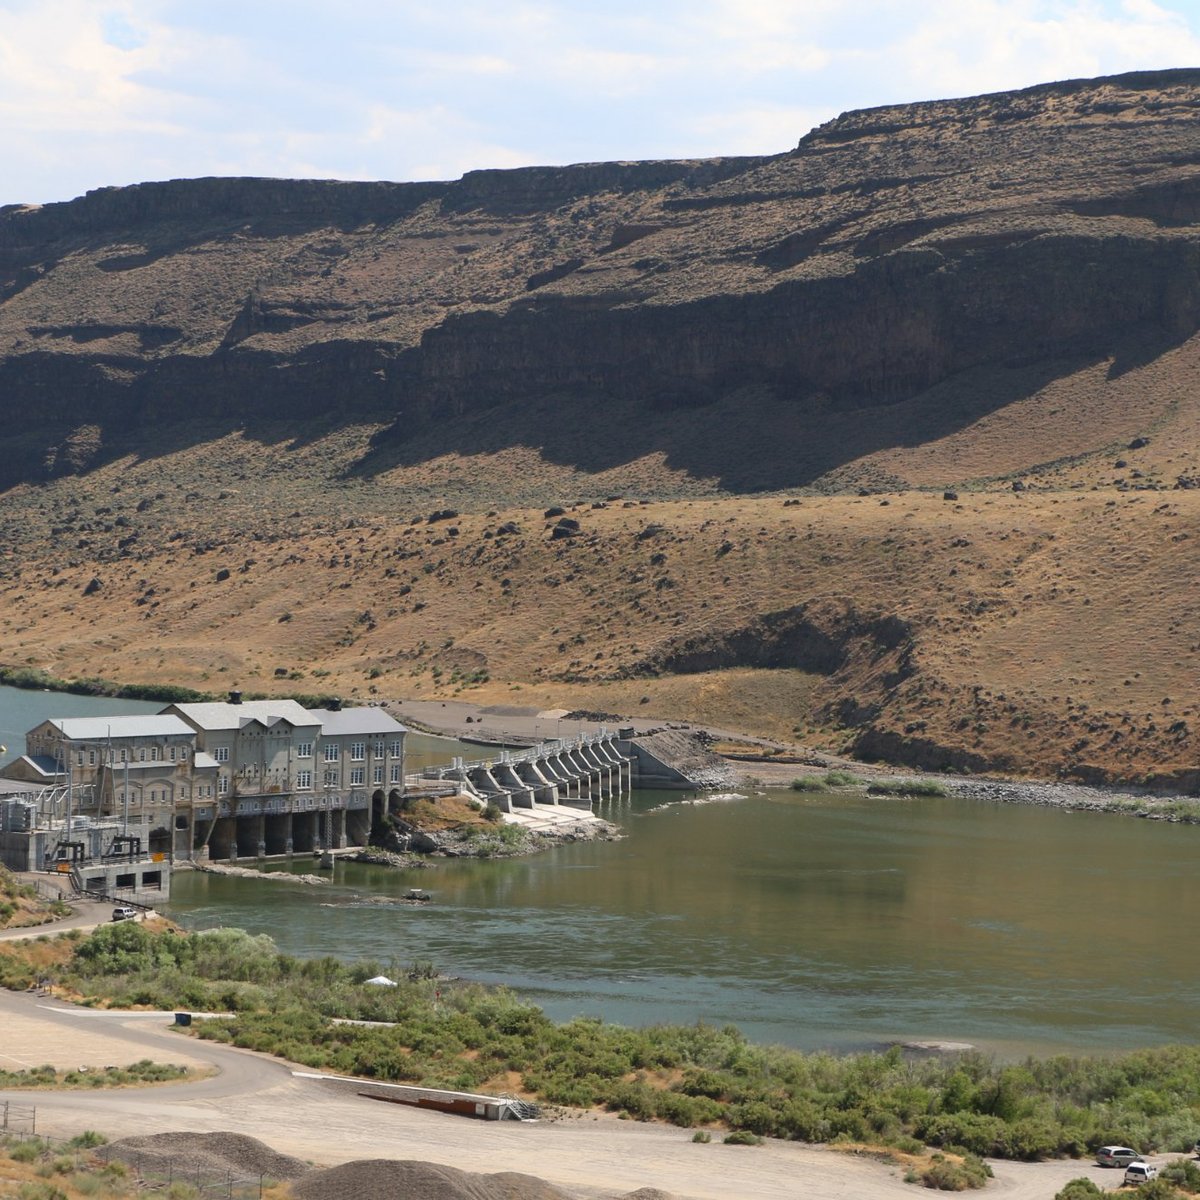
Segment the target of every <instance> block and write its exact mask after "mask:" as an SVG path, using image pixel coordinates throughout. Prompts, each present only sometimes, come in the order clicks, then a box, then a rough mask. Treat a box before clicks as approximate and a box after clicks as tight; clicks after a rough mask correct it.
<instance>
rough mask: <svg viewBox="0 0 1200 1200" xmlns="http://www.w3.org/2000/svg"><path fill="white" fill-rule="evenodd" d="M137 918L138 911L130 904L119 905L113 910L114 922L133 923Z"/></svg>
mask: <svg viewBox="0 0 1200 1200" xmlns="http://www.w3.org/2000/svg"><path fill="white" fill-rule="evenodd" d="M136 916H137V909H136V908H134V907H133V906H132V905H129V904H118V905H117V907H116V908H114V909H113V915H112V919H113V920H114V921H132V920H133V919H134V918H135V917H136Z"/></svg>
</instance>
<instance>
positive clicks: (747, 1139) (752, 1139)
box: [724, 1129, 763, 1146]
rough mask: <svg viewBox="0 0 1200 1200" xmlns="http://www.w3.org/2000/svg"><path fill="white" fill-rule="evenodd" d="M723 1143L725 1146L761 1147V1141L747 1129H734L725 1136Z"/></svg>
mask: <svg viewBox="0 0 1200 1200" xmlns="http://www.w3.org/2000/svg"><path fill="white" fill-rule="evenodd" d="M724 1143H725V1145H726V1146H761V1145H762V1144H763V1139H762V1138H760V1137H759V1136H758V1134H757V1133H751V1132H750V1130H748V1129H735V1130H734V1131H733V1132H732V1133H729V1134H726V1135H725V1138H724Z"/></svg>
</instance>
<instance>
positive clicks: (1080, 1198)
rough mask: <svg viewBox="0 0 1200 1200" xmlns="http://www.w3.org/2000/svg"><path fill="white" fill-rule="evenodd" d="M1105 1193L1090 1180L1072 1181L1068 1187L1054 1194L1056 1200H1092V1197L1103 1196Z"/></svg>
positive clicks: (1081, 1178)
mask: <svg viewBox="0 0 1200 1200" xmlns="http://www.w3.org/2000/svg"><path fill="white" fill-rule="evenodd" d="M1103 1195H1104V1191H1103V1190H1102V1189H1101V1188H1098V1187H1097V1186H1096V1185H1095V1184H1094V1183H1093V1182H1092V1181H1091V1180H1090V1179H1085V1178H1083V1177H1080V1178H1079V1179H1072V1180H1071V1182H1070V1183H1068V1184H1067V1186H1066V1187H1064V1188H1062V1189H1061V1190H1059V1191H1058V1192H1056V1193H1055V1194H1054V1200H1090V1198H1091V1197H1092V1196H1103Z"/></svg>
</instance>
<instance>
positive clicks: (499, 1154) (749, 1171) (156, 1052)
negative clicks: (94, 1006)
mask: <svg viewBox="0 0 1200 1200" xmlns="http://www.w3.org/2000/svg"><path fill="white" fill-rule="evenodd" d="M169 1019H170V1014H165V1013H150V1014H130V1013H104V1012H97V1011H95V1010H91V1009H81V1008H74V1007H72V1006H69V1005H65V1004H62V1003H60V1002H57V1001H47V1000H44V999H41V998H39V997H36V996H32V995H25V994H16V993H12V992H2V991H0V1046H5V1047H9V1046H11V1043H12V1041H13V1040H14V1036H12V1035H15V1040H16V1041H17V1042H19V1043H20V1044H21V1045H22V1047H23V1048H24V1049H26V1050H27V1051H28V1054H29V1056H30V1057H31V1058H34V1059H37V1055H38V1053H39V1049H40V1046H39V1043H40V1044H41V1045H45V1046H51V1045H52V1046H54V1047H56V1048H57V1050H58V1051H60V1052H63V1053H66V1054H68V1055H70V1054H72V1053H74V1057H73V1058H71V1061H72V1062H74V1063H75V1064H76V1065H85V1063H86V1064H87V1065H94V1066H102V1065H106V1063H108V1062H113V1061H129V1059H130V1056H135V1057H139V1058H140V1057H148V1058H152V1059H154V1060H156V1061H158V1062H178V1063H182V1062H189V1063H195V1064H207V1065H208V1066H210V1067H211V1068H213V1070H214V1071H215V1072H216V1073H215V1074H214V1075H212V1076H211V1077H209V1078H206V1079H202V1080H199V1081H197V1082H193V1083H185V1084H173V1085H169V1086H165V1087H155V1088H144V1089H130V1088H122V1089H117V1090H112V1091H109V1090H105V1091H103V1092H95V1091H90V1090H89V1091H79V1092H70V1091H55V1092H41V1093H37V1092H30V1091H24V1090H22V1091H15V1092H8V1093H5V1092H0V1102H2V1101H4V1100H12V1101H13V1102H14V1103H17V1104H25V1105H28V1104H31V1103H33V1104H36V1105H37V1110H38V1127H39V1129H41V1130H42V1131H43V1132H46V1133H51V1134H60V1135H64V1136H70V1135H73V1134H75V1133H78V1132H79V1131H81V1130H83V1129H89V1128H91V1129H99V1130H101V1131H102V1132H104V1133H106V1134H107V1135H108V1136H109V1137H122V1136H127V1135H130V1134H135V1133H165V1132H170V1131H175V1130H193V1131H198V1132H211V1131H216V1130H235V1131H237V1132H239V1133H246V1134H250V1135H251V1136H253V1137H257V1138H259V1139H261V1140H262V1141H264V1142H266V1143H267V1144H268V1145H270V1146H272V1147H274V1148H275V1149H276V1150H280V1151H282V1152H284V1153H287V1154H294V1155H297V1156H298V1157H300V1158H306V1159H310V1160H312V1161H315V1162H318V1163H323V1164H333V1163H338V1162H346V1161H349V1160H351V1159H356V1158H411V1159H421V1160H425V1161H430V1162H438V1163H446V1164H449V1165H453V1166H457V1167H461V1168H464V1169H465V1170H470V1171H483V1172H488V1171H502V1170H508V1171H525V1172H528V1173H531V1174H535V1175H540V1176H542V1177H543V1178H545V1179H549V1180H550V1181H552V1182H553V1183H556V1184H557V1185H558V1186H560V1187H562V1188H564V1189H565V1190H567V1191H569V1192H570V1193H572V1194H573V1195H575V1196H577V1197H579V1198H580V1200H601V1198H610V1197H616V1196H620V1195H622V1194H624V1193H626V1192H629V1191H632V1190H634V1189H635V1188H638V1187H658V1188H661V1189H663V1190H664V1191H667V1192H670V1193H672V1194H673V1195H675V1196H677V1197H680V1198H682V1200H730V1198H731V1197H747V1198H748V1197H753V1198H754V1200H785V1198H786V1200H794V1198H795V1197H797V1196H803V1197H805V1198H806V1200H900V1198H901V1197H907V1200H912V1195H913V1192H912V1185H911V1184H906V1183H904V1182H903V1180H902V1178H901V1172H900V1171H899V1170H898V1169H897V1168H896V1167H892V1166H887V1165H884V1164H881V1163H878V1162H875V1161H873V1160H871V1159H869V1158H866V1157H855V1156H853V1155H847V1154H842V1153H837V1152H833V1151H826V1150H818V1149H814V1148H812V1147H808V1146H801V1145H797V1144H795V1143H787V1142H772V1143H770V1144H768V1145H767V1146H764V1147H761V1148H751V1147H733V1146H729V1147H726V1146H722V1145H719V1144H718V1143H716V1142H714V1143H713V1144H712V1145H708V1146H704V1145H697V1144H694V1143H692V1141H691V1136H690V1134H689V1133H688V1132H687V1131H684V1130H679V1129H674V1128H671V1127H664V1126H659V1125H642V1124H638V1123H636V1122H632V1121H618V1120H616V1119H614V1118H612V1117H609V1116H594V1115H592V1114H585V1115H584V1116H582V1117H580V1118H576V1119H570V1120H565V1121H558V1122H546V1121H543V1122H538V1123H536V1124H519V1123H517V1122H510V1121H504V1122H497V1123H490V1122H489V1123H484V1122H479V1121H469V1120H465V1119H463V1118H459V1117H449V1116H443V1115H441V1114H437V1113H428V1112H421V1111H419V1110H417V1109H410V1108H406V1107H402V1106H399V1105H392V1104H381V1103H379V1102H377V1101H371V1100H366V1099H363V1098H361V1097H359V1096H356V1095H354V1094H352V1093H348V1092H346V1091H343V1090H341V1089H340V1088H338V1087H336V1086H334V1085H330V1084H326V1083H321V1082H319V1081H316V1080H310V1079H299V1078H296V1077H295V1076H294V1075H293V1074H292V1070H291V1068H290V1067H289V1066H288V1065H286V1064H283V1063H280V1062H277V1061H276V1060H274V1059H271V1058H267V1057H265V1056H263V1055H258V1054H253V1053H251V1052H249V1051H243V1050H236V1049H233V1048H230V1047H225V1046H219V1045H216V1044H214V1043H211V1042H201V1041H197V1040H194V1039H190V1038H187V1037H185V1036H184V1035H183V1034H182V1033H179V1032H175V1031H172V1030H171V1029H170V1028H169V1024H168V1022H169ZM6 1033H8V1034H9V1035H10V1036H8V1037H6V1036H5V1034H6ZM89 1056H92V1057H91V1061H90V1063H89V1062H88V1061H87V1060H88V1057H89ZM38 1061H42V1060H38ZM996 1173H997V1179H996V1181H995V1182H994V1183H993V1184H992V1185H991V1186H990V1187H989V1189H988V1191H989V1194H994V1195H996V1196H1001V1197H1004V1198H1005V1200H1048V1198H1049V1197H1051V1196H1053V1195H1054V1193H1055V1192H1056V1191H1058V1189H1059V1188H1061V1187H1062V1186H1063V1184H1064V1183H1065V1182H1066V1181H1067V1180H1068V1179H1073V1178H1075V1177H1077V1176H1079V1175H1087V1176H1089V1177H1091V1178H1093V1179H1095V1180H1096V1181H1097V1182H1098V1183H1099V1184H1101V1186H1104V1187H1106V1188H1113V1187H1115V1186H1117V1185H1118V1184H1119V1183H1120V1176H1119V1174H1115V1173H1114V1172H1112V1171H1107V1172H1106V1171H1104V1170H1102V1169H1101V1168H1099V1167H1095V1166H1090V1165H1088V1164H1081V1163H1072V1162H1054V1163H1036V1164H1024V1163H998V1164H996Z"/></svg>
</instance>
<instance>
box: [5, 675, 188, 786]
mask: <svg viewBox="0 0 1200 1200" xmlns="http://www.w3.org/2000/svg"><path fill="white" fill-rule="evenodd" d="M164 707H165V705H163V704H162V703H161V702H160V701H156V700H115V699H113V698H112V697H111V696H72V695H70V694H69V693H67V692H38V691H29V690H26V689H25V688H12V687H0V746H4V747H5V750H4V752H3V753H2V754H0V767H2V766H4V764H5V763H7V762H11V761H12V760H13V759H14V758H19V757H20V756H21V755H22V754H24V753H25V734H26V733H28V732H29V730H31V729H32V728H33V727H34V726H35V725H40V724H41V723H42V722H43V721H45V720H48V719H49V718H51V717H102V716H108V715H112V714H116V713H155V712H158V711H159V710H160V709H162V708H164Z"/></svg>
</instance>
